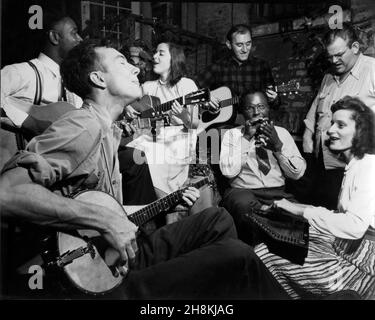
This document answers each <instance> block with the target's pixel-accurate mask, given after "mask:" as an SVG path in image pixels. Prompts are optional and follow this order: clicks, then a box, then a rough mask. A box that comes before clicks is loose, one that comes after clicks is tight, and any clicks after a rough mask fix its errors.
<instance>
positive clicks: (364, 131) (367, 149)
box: [331, 96, 375, 159]
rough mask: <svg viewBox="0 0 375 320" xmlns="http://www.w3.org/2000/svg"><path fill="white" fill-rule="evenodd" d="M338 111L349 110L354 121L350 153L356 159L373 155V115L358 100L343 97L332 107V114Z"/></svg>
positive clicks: (374, 148) (374, 121) (374, 124)
mask: <svg viewBox="0 0 375 320" xmlns="http://www.w3.org/2000/svg"><path fill="white" fill-rule="evenodd" d="M338 110H349V111H351V112H352V119H353V120H354V121H355V133H354V137H353V141H352V147H351V152H352V154H353V155H354V156H355V157H357V158H358V159H362V158H363V156H364V155H365V153H370V154H375V114H374V112H373V111H372V110H371V109H370V108H369V107H368V106H366V105H365V104H364V103H363V102H362V101H361V100H360V99H359V98H356V97H350V96H345V97H344V98H342V99H340V100H339V101H337V102H336V103H335V104H333V105H332V107H331V111H332V114H333V113H335V112H336V111H338Z"/></svg>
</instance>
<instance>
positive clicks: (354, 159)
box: [345, 157, 358, 171]
mask: <svg viewBox="0 0 375 320" xmlns="http://www.w3.org/2000/svg"><path fill="white" fill-rule="evenodd" d="M357 162H358V158H357V157H353V159H352V160H350V161H349V163H348V164H347V165H346V166H345V171H349V170H350V169H351V168H353V167H354V166H355V164H356V163H357Z"/></svg>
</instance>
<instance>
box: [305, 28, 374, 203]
mask: <svg viewBox="0 0 375 320" xmlns="http://www.w3.org/2000/svg"><path fill="white" fill-rule="evenodd" d="M324 43H325V46H326V51H327V55H328V58H329V60H330V62H331V64H332V73H327V74H326V75H325V76H324V78H323V80H322V84H321V86H320V89H319V92H318V94H317V95H316V97H315V100H314V101H313V103H312V105H311V107H310V110H309V112H308V113H307V115H306V119H305V121H304V122H305V125H306V129H305V132H304V135H303V150H304V152H305V153H312V154H313V159H314V162H315V163H314V164H313V170H312V172H313V175H314V177H313V181H312V186H311V191H312V194H314V195H315V197H314V199H312V202H313V204H315V205H321V206H324V207H327V208H329V209H335V208H336V204H337V199H338V195H339V190H340V186H341V181H342V178H343V174H344V167H345V163H344V162H343V161H342V160H340V159H339V158H338V156H337V155H335V154H333V153H332V152H331V151H330V150H329V149H328V147H327V146H326V145H325V143H324V141H325V140H327V129H328V128H329V127H330V125H331V119H332V113H331V110H330V107H331V105H333V104H334V103H335V102H337V101H338V100H340V99H341V98H342V97H344V96H346V95H350V96H354V97H359V98H360V99H361V100H362V101H363V102H364V103H365V104H366V105H368V106H370V107H371V108H372V109H373V111H375V77H374V74H375V59H374V58H372V57H368V56H364V55H363V54H362V53H361V52H360V44H359V41H358V36H357V34H356V31H355V29H354V28H353V26H352V25H351V24H349V23H347V22H346V23H344V24H343V28H342V29H333V30H330V31H328V32H327V34H326V35H325V37H324Z"/></svg>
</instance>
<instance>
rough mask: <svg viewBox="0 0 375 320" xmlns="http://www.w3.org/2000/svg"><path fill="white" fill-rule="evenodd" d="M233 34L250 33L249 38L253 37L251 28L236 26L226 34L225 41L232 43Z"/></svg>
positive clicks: (244, 25)
mask: <svg viewBox="0 0 375 320" xmlns="http://www.w3.org/2000/svg"><path fill="white" fill-rule="evenodd" d="M235 33H240V34H246V33H250V37H251V38H252V37H253V36H252V34H251V28H250V27H249V26H248V25H246V24H236V25H234V26H232V27H231V28H230V29H229V31H228V33H227V40H228V41H229V42H232V37H233V35H234V34H235Z"/></svg>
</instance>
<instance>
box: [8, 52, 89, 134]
mask: <svg viewBox="0 0 375 320" xmlns="http://www.w3.org/2000/svg"><path fill="white" fill-rule="evenodd" d="M31 61H32V62H33V63H34V64H35V66H36V67H37V69H38V71H39V73H40V76H41V81H42V90H43V91H42V95H41V97H42V99H41V105H46V104H49V103H53V102H57V101H60V100H62V95H63V92H62V86H61V75H60V66H59V65H58V64H57V63H56V62H55V61H53V60H52V59H51V58H49V57H48V56H46V55H45V54H43V53H40V54H39V56H38V58H37V59H33V60H31ZM35 91H36V75H35V71H34V70H33V69H32V68H31V66H30V65H29V64H28V63H27V62H22V63H16V64H12V65H8V66H5V67H4V68H3V69H2V70H1V107H2V108H3V109H4V110H5V112H6V114H7V116H8V117H9V118H10V119H11V120H12V121H13V122H14V124H15V125H17V126H19V127H20V126H21V125H22V123H23V121H24V120H25V119H26V118H27V115H28V112H29V110H30V108H31V106H32V104H33V102H34V98H35ZM66 97H67V102H69V103H71V104H72V105H74V106H75V107H76V108H80V107H81V106H82V99H81V98H80V97H78V96H77V95H75V94H73V93H71V92H69V91H66Z"/></svg>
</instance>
